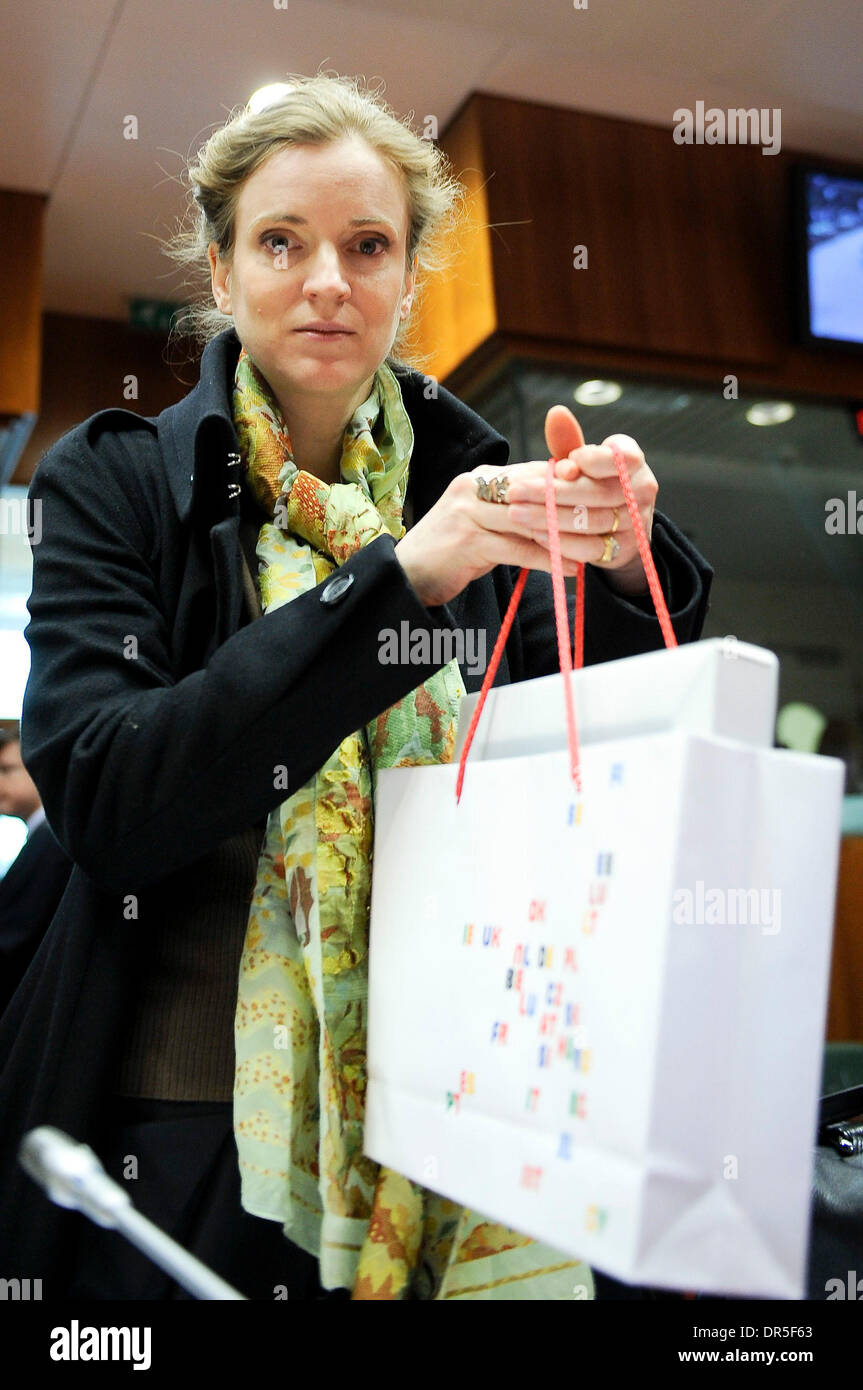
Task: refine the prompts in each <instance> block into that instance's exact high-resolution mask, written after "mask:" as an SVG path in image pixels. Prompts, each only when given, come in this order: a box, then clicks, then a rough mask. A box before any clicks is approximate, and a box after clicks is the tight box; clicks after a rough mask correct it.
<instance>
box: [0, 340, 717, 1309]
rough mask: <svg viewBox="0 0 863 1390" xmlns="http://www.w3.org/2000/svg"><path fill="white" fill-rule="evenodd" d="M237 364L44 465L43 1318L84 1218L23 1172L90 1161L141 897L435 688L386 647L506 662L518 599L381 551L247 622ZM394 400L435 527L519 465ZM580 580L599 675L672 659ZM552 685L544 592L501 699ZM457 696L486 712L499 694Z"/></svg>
mask: <svg viewBox="0 0 863 1390" xmlns="http://www.w3.org/2000/svg"><path fill="white" fill-rule="evenodd" d="M238 352H239V345H238V342H237V339H236V337H235V335H234V333H233V330H230V329H229V330H227V331H226V332H225V333H223V334H221V335H220V336H219V337H218V338H217V339H216V340H215V341H214V342H212V343H211V344H210V345H209V346H208V347H207V349H206V351H205V352H204V355H203V358H202V362H201V373H200V381H199V383H198V385H197V386H196V387H195V388H194V390H192V391H191V392H190V393H189V394H188V395H187V396H186V397H185V398H184V399H183V400H181V401H180V402H179V403H178V404H177V405H175V406H172V407H170V408H169V409H167V410H165V411H163V412H162V414H161V415H160V416H158V418H156V419H152V418H143V417H141V416H138V415H135V414H133V413H131V412H130V411H126V410H118V409H111V410H105V411H100V412H99V413H98V414H96V415H94V416H92V417H91V418H90V419H89V420H87V421H85V422H84V423H83V424H81V425H79V426H77V427H76V428H75V429H73V430H71V431H70V432H69V433H68V434H67V435H65V436H64V437H63V438H62V439H61V440H59V441H58V443H57V444H55V445H54V446H53V448H52V449H50V450H49V452H48V453H47V454H46V456H45V457H44V458H43V459H42V461H41V462H40V464H39V467H38V468H37V470H36V473H35V475H34V478H33V481H32V483H31V486H30V490H29V496H30V499H31V502H32V501H35V500H37V499H41V501H42V508H43V510H42V537H41V540H40V542H39V544H38V545H36V546H35V547H34V552H33V558H34V574H33V592H32V594H31V597H30V600H29V609H30V615H31V621H30V623H29V625H28V627H27V629H26V631H25V636H26V638H27V640H28V642H29V645H30V648H31V653H32V667H31V673H30V679H29V682H28V685H27V689H26V692H25V697H24V708H23V715H22V730H21V733H22V754H23V758H24V761H25V763H26V765H27V767H28V769H29V771H30V773H31V775H32V777H33V780H34V781H35V783H36V786H37V787H38V789H39V794H40V796H41V798H42V802H43V805H44V807H45V812H46V816H47V818H48V821H49V823H50V825H51V827H52V829H53V830H54V833H55V834H56V836H57V839H58V840H59V842H60V844H61V845H62V846H63V848H64V849H65V850H66V851H67V853H68V854H69V855H70V856H71V858H72V859H73V860H74V861H75V868H74V870H73V872H72V875H71V878H70V880H69V885H68V888H67V891H66V894H65V896H64V898H63V900H62V903H61V904H60V908H59V910H58V912H57V914H56V916H55V918H54V920H53V922H52V925H51V928H50V930H49V931H48V933H47V936H46V937H45V939H44V941H43V943H42V946H41V948H40V950H39V952H38V953H37V955H36V957H35V959H34V961H33V963H32V965H31V967H30V969H29V971H28V973H27V975H26V976H25V979H24V981H23V983H22V985H21V987H20V988H19V989H18V991H17V993H16V994H15V996H14V998H13V1000H12V1002H11V1004H10V1006H9V1008H8V1009H7V1011H6V1013H5V1015H4V1017H3V1019H2V1022H0V1065H2V1067H3V1070H2V1073H0V1113H2V1117H3V1121H2V1135H3V1138H2V1150H0V1273H2V1274H4V1275H5V1276H7V1277H11V1276H13V1275H14V1276H16V1277H19V1278H27V1277H31V1278H42V1279H43V1281H45V1283H44V1287H43V1292H44V1297H45V1298H50V1297H51V1296H52V1284H53V1287H54V1288H55V1289H56V1288H58V1287H59V1282H58V1281H60V1280H61V1279H62V1256H63V1252H64V1249H65V1248H66V1247H67V1245H68V1236H69V1233H70V1226H69V1223H70V1221H73V1222H77V1221H80V1220H82V1219H83V1218H80V1217H77V1216H74V1217H70V1215H69V1214H67V1213H65V1212H62V1211H61V1210H60V1209H59V1208H56V1207H54V1206H52V1205H51V1204H50V1203H49V1202H48V1200H47V1198H45V1197H44V1196H43V1195H42V1193H41V1190H40V1189H38V1188H37V1187H36V1186H35V1184H34V1183H32V1182H31V1180H30V1179H29V1178H28V1177H26V1176H25V1175H24V1174H23V1173H22V1172H21V1171H20V1170H19V1169H18V1168H17V1167H16V1162H15V1151H16V1149H17V1145H18V1143H19V1142H20V1137H21V1135H22V1134H23V1133H24V1132H26V1131H27V1130H28V1129H29V1128H31V1127H32V1126H34V1125H38V1124H53V1125H57V1126H58V1127H59V1128H60V1129H62V1130H65V1131H66V1132H68V1133H69V1134H71V1135H72V1136H73V1137H75V1138H77V1139H81V1140H85V1141H88V1142H93V1143H94V1147H97V1140H98V1132H99V1122H100V1118H101V1117H102V1115H103V1112H104V1102H105V1098H106V1096H107V1095H108V1094H109V1091H110V1084H111V1069H112V1066H113V1064H114V1062H115V1061H116V1055H117V1049H118V1046H119V1039H120V1038H121V1037H122V1032H121V1030H122V1027H123V1023H124V1016H125V1015H126V1012H127V1009H128V1001H129V999H130V992H131V991H132V990H134V987H135V966H136V961H138V960H140V959H141V957H142V954H143V953H144V952H146V950H147V942H146V935H145V933H141V932H140V931H139V929H138V926H137V924H136V923H135V921H134V920H132V921H130V920H129V915H128V912H127V913H125V914H124V905H125V904H126V903H127V901H128V895H134V894H136V893H137V892H138V890H140V889H143V888H145V887H147V886H148V885H151V884H153V883H155V882H157V881H158V880H160V879H161V878H162V877H164V876H165V875H167V874H169V873H171V872H174V871H177V870H180V869H182V868H183V867H184V866H192V865H193V864H194V861H195V860H197V859H199V858H200V857H202V856H203V855H205V854H207V853H209V852H211V851H212V850H213V849H214V848H215V847H216V846H217V845H218V844H219V843H220V842H221V841H222V840H223V839H226V838H227V837H229V836H232V835H235V834H237V833H238V832H240V831H241V830H243V829H245V828H246V827H249V826H252V825H256V824H257V823H259V822H260V821H262V820H263V819H265V818H266V816H267V815H268V814H269V812H270V811H271V810H272V809H273V808H274V807H275V806H276V805H278V804H279V803H280V802H281V801H282V800H283V799H284V794H285V793H284V790H283V788H282V787H281V784H279V786H276V787H274V767H275V766H276V765H278V764H284V765H286V766H287V769H288V785H289V786H290V787H293V788H296V787H298V786H301V785H302V784H303V783H304V782H305V781H307V780H308V778H309V777H311V776H312V775H313V774H314V773H315V771H316V770H317V769H318V768H319V767H320V766H321V765H322V764H323V763H324V761H325V760H326V759H327V758H328V757H329V756H330V754H331V753H332V750H333V749H334V748H335V747H336V746H337V745H338V743H339V742H340V741H341V740H342V738H344V737H345V736H346V735H348V734H350V733H352V732H353V731H354V730H356V729H358V728H359V727H360V726H361V725H363V724H364V723H366V722H367V721H369V720H370V719H372V718H374V717H375V716H376V715H377V714H379V713H380V712H381V711H382V710H384V709H386V708H388V707H389V706H390V705H391V704H393V703H394V702H395V701H397V700H399V699H400V698H401V697H402V696H404V695H405V694H407V693H408V692H409V691H410V690H412V689H414V688H415V687H416V686H417V685H418V684H419V683H420V682H421V681H423V680H425V679H427V678H428V677H429V676H430V675H432V674H433V672H434V670H435V669H436V668H435V667H434V666H433V665H430V666H428V667H425V666H422V665H410V666H407V665H398V664H394V665H389V664H382V663H381V662H380V661H379V660H378V652H379V634H380V632H381V630H382V629H384V628H394V629H395V630H396V631H397V632H398V631H400V624H401V623H402V622H403V621H405V620H406V621H407V622H408V623H409V624H410V627H411V629H413V630H416V629H425V630H427V631H429V632H432V631H433V630H434V629H435V628H436V627H440V626H442V625H449V626H453V627H458V628H461V629H464V628H468V627H476V628H484V629H485V630H486V651H487V652H489V653H490V652H491V649H492V646H493V644H494V640H495V637H496V635H497V632H498V630H499V627H500V623H501V618H502V615H503V613H504V611H505V609H506V605H507V601H508V599H509V596H510V594H511V592H512V586H513V583H514V580H515V578H516V577H517V574H518V570H517V569H515V568H510V567H507V566H498V567H497V568H496V569H495V570H493V571H492V572H491V573H490V574H489V575H487V576H485V577H484V578H482V579H479V580H477V581H475V582H474V583H471V584H469V585H468V586H467V588H466V589H464V590H463V591H462V593H461V594H459V595H458V597H457V598H456V599H454V600H453V602H452V603H451V604H449V605H447V607H446V608H432V609H427V608H425V607H424V606H423V604H422V603H421V602H420V600H419V599H418V597H417V595H416V594H415V592H414V591H413V589H412V588H411V585H410V584H409V583H408V581H407V578H406V576H405V573H404V571H403V570H402V567H401V565H400V563H399V561H398V559H397V558H396V557H395V555H394V546H395V542H394V541H393V540H392V538H391V537H388V536H383V537H378V539H377V540H375V541H374V542H372V544H371V545H369V546H366V547H365V548H364V549H362V550H360V551H359V552H358V553H357V554H356V555H354V556H353V557H352V558H351V559H349V560H348V561H347V563H346V564H345V565H344V566H342V568H341V570H340V577H341V576H345V575H348V574H349V575H350V576H351V578H352V583H351V584H349V585H348V586H342V590H341V592H340V593H337V594H336V595H335V597H334V595H333V592H332V590H331V589H330V587H329V586H330V584H331V582H332V581H325V582H324V583H322V584H319V585H317V587H315V588H313V589H311V590H310V591H309V592H307V593H304V594H302V595H300V596H298V597H296V598H295V599H293V600H292V601H291V602H290V603H288V604H285V605H283V606H282V607H281V608H278V609H276V610H275V611H274V612H272V613H269V614H267V615H266V617H265V619H261V620H259V621H256V622H251V621H249V614H248V611H247V610H246V609H245V608H244V595H243V586H242V580H241V570H242V562H241V549H240V544H241V542H240V534H239V523H240V500H239V493H240V489H239V488H238V487H237V486H236V483H237V477H236V465H235V464H232V463H231V461H230V460H229V457H228V456H229V454H230V453H231V452H232V451H236V449H237V441H236V434H235V432H234V428H233V423H232V418H231V383H232V380H233V372H234V367H235V363H236V357H237V354H238ZM400 380H401V385H402V392H403V396H404V401H405V406H406V408H407V411H408V414H409V415H410V418H411V422H412V424H413V429H414V435H415V447H414V453H413V458H412V462H411V468H410V478H409V489H408V504H409V507H410V509H412V514H413V518H414V521H416V520H419V518H420V517H421V516H422V515H423V514H424V513H425V512H426V511H427V510H428V509H429V508H430V507H431V506H432V505H433V503H434V502H435V501H436V500H437V498H438V497H439V496H440V494H441V493H442V492H443V490H444V488H445V487H446V485H447V484H448V482H449V481H450V479H451V478H453V477H454V476H455V475H456V474H457V473H459V472H464V471H469V470H470V469H472V468H475V467H476V466H477V465H478V464H480V463H482V464H487V465H491V466H495V467H497V466H500V465H501V464H503V463H505V462H507V460H508V457H509V446H508V444H507V442H506V440H505V439H503V438H502V436H500V435H499V434H497V433H496V431H494V430H493V429H492V428H491V427H490V426H489V425H488V424H487V423H486V422H485V421H483V420H482V419H481V418H480V417H479V416H478V415H477V414H476V413H475V412H474V411H472V410H470V409H469V408H468V407H467V406H465V405H464V404H462V403H461V402H460V401H458V400H457V399H456V398H455V397H454V396H453V395H451V393H449V392H448V391H446V390H445V389H443V388H438V394H437V397H436V398H431V397H430V398H428V399H427V398H426V394H425V392H424V386H425V385H426V381H425V378H423V376H422V375H421V374H420V373H418V372H412V371H411V372H404V373H402V374H401V375H400ZM232 469H233V471H232ZM409 514H410V513H409V512H408V515H409ZM652 549H653V554H654V557H655V559H656V563H657V569H658V572H659V577H660V580H661V582H662V584H663V589H664V592H665V595H666V599H667V601H668V606H669V611H670V614H671V618H672V622H673V624H674V628H675V633H676V635H677V638H678V640H679V641H681V642H688V641H694V640H697V638H698V637H699V635H700V633H701V629H702V625H703V622H704V617H705V613H706V610H707V599H708V593H709V590H710V583H711V579H712V574H713V571H712V569H711V567H710V566H709V565H708V564H707V563H706V562H705V561H704V560H703V559H702V557H701V556H700V555H699V554H698V552H697V551H696V550H695V549H694V547H693V546H692V545H691V544H690V543H689V542H688V541H687V540H686V538H685V537H684V536H683V535H682V534H681V533H680V532H679V531H678V529H677V528H676V527H675V526H674V525H673V524H672V523H671V522H670V521H669V520H667V518H665V517H664V516H662V515H661V514H660V513H659V512H656V513H655V517H654V528H653V538H652ZM585 573H586V589H585V603H586V607H585V663H586V664H590V663H592V662H597V661H605V660H608V659H611V658H614V657H620V656H624V655H629V654H634V653H637V652H643V651H648V650H652V649H655V648H658V647H661V646H662V645H663V642H662V635H661V632H660V628H659V623H658V621H657V620H656V618H655V616H654V615H653V614H652V609H651V610H650V611H648V607H649V600H648V601H647V602H645V601H643V600H636V601H634V602H631V601H629V600H626V599H623V598H621V597H620V596H618V595H616V594H615V593H614V592H613V591H612V590H611V589H610V588H609V587H608V584H607V582H606V576H604V575H602V574H600V573H599V572H598V570H597V568H596V567H595V566H592V565H588V566H587V567H586V570H585ZM432 650H433V647H432ZM557 662H558V656H557V644H556V637H555V629H554V615H553V605H552V596H551V583H550V578H549V576H548V575H547V574H544V573H541V572H538V571H537V572H534V573H532V574H531V576H530V578H529V580H528V583H527V585H526V588H525V592H524V594H523V597H522V601H521V605H520V608H519V612H518V615H517V617H516V621H515V623H514V625H513V628H512V632H511V634H510V637H509V640H508V643H507V647H506V655H505V659H504V660H503V661H502V662H501V666H500V669H499V671H498V675H497V679H496V683H497V684H504V683H506V682H509V681H519V680H523V679H526V678H528V677H533V676H540V675H546V674H549V673H551V672H553V671H555V670H556V669H557ZM463 675H464V677H465V685H466V687H467V689H468V690H469V691H470V690H475V689H478V688H479V685H480V683H481V677H480V676H476V675H471V674H470V672H463ZM192 871H193V870H192Z"/></svg>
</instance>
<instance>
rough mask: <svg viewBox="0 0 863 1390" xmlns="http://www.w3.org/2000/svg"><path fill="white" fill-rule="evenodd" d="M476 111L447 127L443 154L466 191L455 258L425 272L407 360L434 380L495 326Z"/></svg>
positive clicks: (484, 188)
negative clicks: (437, 269)
mask: <svg viewBox="0 0 863 1390" xmlns="http://www.w3.org/2000/svg"><path fill="white" fill-rule="evenodd" d="M478 117H479V113H478V111H476V110H473V109H470V110H466V111H465V113H464V117H463V119H462V120H460V121H458V122H457V123H456V124H455V125H453V126H452V128H451V131H450V135H449V138H448V140H447V141H446V152H447V154H448V156H449V158H450V159H451V161H452V163H453V166H454V169H455V173H456V175H457V176H458V178H459V179H460V180H461V182H462V183H463V184H464V185H465V186H466V188H467V190H468V198H467V202H466V205H465V216H464V218H463V219H462V221H461V225H460V234H459V236H458V238H457V239H456V240H455V244H454V248H453V249H454V258H453V261H452V264H451V266H450V268H449V269H448V270H447V271H446V272H445V273H444V274H442V275H433V276H430V277H429V279H428V280H427V281H426V283H425V286H424V288H423V292H422V298H421V300H420V302H419V304H418V307H417V311H416V314H415V324H414V326H413V333H412V339H411V347H412V349H413V351H412V352H411V353H410V361H411V362H412V364H415V365H416V366H418V367H421V368H423V369H427V370H428V371H429V372H430V373H431V374H433V375H434V376H436V377H437V378H438V379H441V378H442V377H444V376H446V375H447V374H448V373H449V372H451V371H453V370H454V369H455V368H456V367H457V366H458V364H459V362H461V361H462V360H463V358H464V357H465V356H466V355H467V354H468V353H471V352H473V351H474V349H475V348H478V347H479V346H480V345H481V344H482V343H483V342H484V341H485V340H486V339H487V338H488V336H489V335H490V334H491V333H493V332H494V331H495V328H496V327H497V315H496V310H495V302H494V301H495V295H494V281H493V277H492V252H491V244H490V240H489V233H488V222H489V214H488V190H487V188H486V186H485V184H486V175H485V160H484V156H483V152H482V138H481V133H480V128H479V119H478Z"/></svg>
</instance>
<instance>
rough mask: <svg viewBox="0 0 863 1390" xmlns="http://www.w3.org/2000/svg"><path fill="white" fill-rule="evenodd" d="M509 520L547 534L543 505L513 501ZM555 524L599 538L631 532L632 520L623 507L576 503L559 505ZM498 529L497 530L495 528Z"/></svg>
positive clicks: (576, 532)
mask: <svg viewBox="0 0 863 1390" xmlns="http://www.w3.org/2000/svg"><path fill="white" fill-rule="evenodd" d="M507 511H508V512H509V513H510V516H511V518H512V520H513V521H514V522H515V524H516V525H517V526H519V527H524V528H525V529H526V530H528V531H530V532H534V531H537V532H542V533H543V534H545V533H546V531H547V527H548V519H547V516H546V511H545V506H544V505H543V506H541V505H540V504H539V503H530V502H513V503H511V504H510V505H509V506H508V507H507ZM557 524H558V527H559V529H560V530H561V531H566V532H568V533H572V534H574V535H590V536H600V535H602V534H603V533H605V532H614V534H615V535H619V534H620V532H621V531H631V530H632V520H631V518H630V515H629V512H628V511H627V510H626V506H625V505H621V506H619V507H588V506H585V504H584V503H582V502H578V503H576V504H575V505H574V506H572V507H570V506H568V505H566V504H563V503H561V504H560V505H559V506H558V508H557ZM495 529H498V528H495Z"/></svg>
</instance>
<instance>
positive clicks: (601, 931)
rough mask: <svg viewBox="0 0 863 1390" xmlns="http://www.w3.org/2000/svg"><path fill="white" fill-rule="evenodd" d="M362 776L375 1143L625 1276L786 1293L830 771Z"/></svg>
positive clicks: (701, 755) (810, 1093)
mask: <svg viewBox="0 0 863 1390" xmlns="http://www.w3.org/2000/svg"><path fill="white" fill-rule="evenodd" d="M582 767H583V776H584V796H583V799H582V802H581V807H582V813H581V818H580V820H576V811H577V807H578V801H577V800H576V799H575V798H574V796H573V791H572V785H571V782H570V780H569V775H568V762H567V755H566V753H565V752H564V753H542V754H538V755H536V756H533V757H531V756H523V757H517V758H512V759H501V760H492V761H484V762H480V763H477V764H476V765H475V766H471V768H470V772H469V776H468V779H467V783H466V790H465V792H464V795H463V797H462V800H461V803H460V804H459V805H458V806H456V802H455V795H454V790H455V781H456V768H455V767H454V766H451V765H450V766H443V767H426V768H417V769H396V770H393V771H388V772H383V773H381V774H380V777H379V781H378V791H377V802H376V805H377V812H376V817H377V832H376V838H375V877H374V888H373V896H372V918H371V921H372V925H371V958H370V982H369V1036H368V1078H369V1080H368V1091H367V1098H366V1129H365V1150H366V1152H367V1153H368V1154H369V1156H370V1157H372V1158H373V1159H375V1160H377V1161H378V1162H381V1163H386V1164H387V1165H388V1166H390V1167H392V1168H394V1169H396V1170H397V1171H399V1172H402V1173H405V1174H406V1175H407V1176H408V1177H410V1178H413V1179H414V1180H416V1181H418V1182H421V1183H423V1184H424V1185H425V1186H427V1187H431V1188H433V1189H434V1190H435V1191H438V1192H441V1193H443V1194H444V1195H445V1196H447V1197H450V1198H452V1199H453V1200H455V1201H458V1202H460V1203H462V1204H464V1205H465V1206H470V1207H473V1208H474V1209H475V1210H477V1211H480V1212H482V1213H484V1214H485V1215H487V1216H489V1217H490V1218H492V1219H494V1220H498V1221H501V1222H503V1223H504V1224H506V1225H509V1226H511V1227H513V1228H514V1229H515V1230H519V1231H522V1232H524V1233H526V1234H528V1235H532V1236H535V1237H537V1238H538V1239H540V1240H543V1241H545V1242H546V1243H547V1244H549V1245H551V1246H552V1247H553V1248H555V1249H559V1250H561V1251H562V1252H565V1253H566V1254H569V1255H572V1256H578V1257H581V1258H582V1259H584V1260H586V1261H587V1262H588V1263H590V1264H593V1265H595V1266H596V1267H597V1268H598V1269H601V1270H603V1271H605V1272H606V1273H609V1274H612V1275H615V1276H616V1277H618V1278H621V1279H625V1280H628V1281H631V1282H635V1283H641V1284H651V1285H656V1286H660V1287H662V1286H665V1287H669V1288H682V1289H700V1290H703V1291H705V1292H714V1293H725V1294H740V1295H763V1296H768V1297H787V1298H797V1297H801V1296H802V1285H803V1273H804V1264H805V1255H806V1234H807V1226H808V1211H809V1192H810V1183H811V1170H812V1154H813V1144H814V1135H815V1128H816V1123H815V1122H816V1115H817V1102H818V1094H819V1082H820V1073H821V1051H822V1039H823V1036H824V1017H825V1010H826V994H827V983H828V975H829V963H830V943H831V924H832V916H833V902H834V895H835V881H836V871H837V857H838V844H839V835H840V811H841V798H842V781H843V775H844V770H843V767H842V764H841V763H839V762H838V761H837V760H836V759H832V758H819V757H813V756H809V755H802V754H793V753H786V752H775V751H773V750H764V749H755V748H752V747H749V746H746V745H742V744H736V743H734V742H732V741H730V740H723V739H719V738H715V737H708V736H697V735H691V734H683V733H665V734H654V735H650V736H647V737H644V738H630V739H626V740H620V741H618V742H608V743H603V744H596V745H593V746H591V747H588V748H587V749H585V750H584V753H583V758H582Z"/></svg>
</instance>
